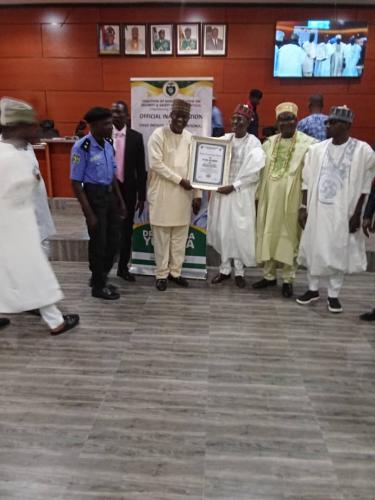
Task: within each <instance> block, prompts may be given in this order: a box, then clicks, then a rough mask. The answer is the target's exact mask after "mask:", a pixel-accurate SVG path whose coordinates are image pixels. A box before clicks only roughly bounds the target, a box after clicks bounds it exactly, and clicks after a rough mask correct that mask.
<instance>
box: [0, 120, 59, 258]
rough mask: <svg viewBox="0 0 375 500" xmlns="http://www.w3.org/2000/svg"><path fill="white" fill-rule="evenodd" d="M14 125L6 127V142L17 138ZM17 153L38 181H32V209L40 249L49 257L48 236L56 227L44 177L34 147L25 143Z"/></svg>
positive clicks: (51, 234)
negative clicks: (14, 135)
mask: <svg viewBox="0 0 375 500" xmlns="http://www.w3.org/2000/svg"><path fill="white" fill-rule="evenodd" d="M15 132H16V131H15V129H14V127H8V128H7V131H6V137H4V140H6V141H7V142H11V141H13V139H16V140H17V137H13V134H14V133H15ZM2 139H3V136H2V135H0V140H2ZM18 153H19V154H20V155H22V156H23V159H24V162H25V165H29V167H30V169H31V172H32V173H33V175H34V177H35V178H36V179H37V180H38V182H36V183H34V189H33V201H34V209H35V216H36V222H37V224H38V229H39V235H40V242H41V245H42V249H43V251H44V252H45V254H46V256H47V257H49V254H50V242H49V238H50V237H51V236H53V235H54V234H56V227H55V224H54V222H53V219H52V215H51V211H50V209H49V205H48V196H47V190H46V185H45V183H44V179H43V177H42V175H41V173H40V169H39V162H38V160H37V158H36V156H35V153H34V148H33V147H32V145H31V144H30V143H27V146H26V148H19V149H18Z"/></svg>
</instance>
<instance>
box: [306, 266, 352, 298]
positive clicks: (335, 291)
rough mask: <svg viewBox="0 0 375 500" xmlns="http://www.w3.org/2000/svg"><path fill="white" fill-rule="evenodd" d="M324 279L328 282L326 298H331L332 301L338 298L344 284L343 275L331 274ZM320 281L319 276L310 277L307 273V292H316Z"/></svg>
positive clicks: (339, 273)
mask: <svg viewBox="0 0 375 500" xmlns="http://www.w3.org/2000/svg"><path fill="white" fill-rule="evenodd" d="M324 278H326V279H327V281H328V286H327V291H328V297H331V298H332V299H334V298H337V297H338V296H339V293H340V290H341V288H342V285H343V284H344V273H341V272H337V273H335V274H331V275H330V276H324ZM320 279H321V276H312V275H311V274H310V273H309V272H307V281H308V283H309V290H311V291H312V292H317V291H318V290H319V282H320Z"/></svg>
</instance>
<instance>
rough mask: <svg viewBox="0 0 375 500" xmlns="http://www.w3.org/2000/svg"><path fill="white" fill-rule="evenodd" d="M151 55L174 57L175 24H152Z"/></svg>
mask: <svg viewBox="0 0 375 500" xmlns="http://www.w3.org/2000/svg"><path fill="white" fill-rule="evenodd" d="M150 55H152V56H171V55H173V24H150Z"/></svg>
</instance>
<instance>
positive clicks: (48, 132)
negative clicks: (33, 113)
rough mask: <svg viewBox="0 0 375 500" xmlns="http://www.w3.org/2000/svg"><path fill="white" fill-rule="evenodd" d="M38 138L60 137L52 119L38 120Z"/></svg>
mask: <svg viewBox="0 0 375 500" xmlns="http://www.w3.org/2000/svg"><path fill="white" fill-rule="evenodd" d="M38 135H39V139H53V138H55V137H60V134H59V131H58V130H56V129H55V122H54V121H53V120H49V119H47V120H42V121H41V122H40V130H39V134H38Z"/></svg>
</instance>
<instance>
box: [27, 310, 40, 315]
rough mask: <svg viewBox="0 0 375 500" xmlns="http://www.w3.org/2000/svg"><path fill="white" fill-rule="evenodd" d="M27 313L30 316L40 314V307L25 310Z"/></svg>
mask: <svg viewBox="0 0 375 500" xmlns="http://www.w3.org/2000/svg"><path fill="white" fill-rule="evenodd" d="M25 313H26V314H30V316H40V311H39V309H30V310H29V311H25Z"/></svg>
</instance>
